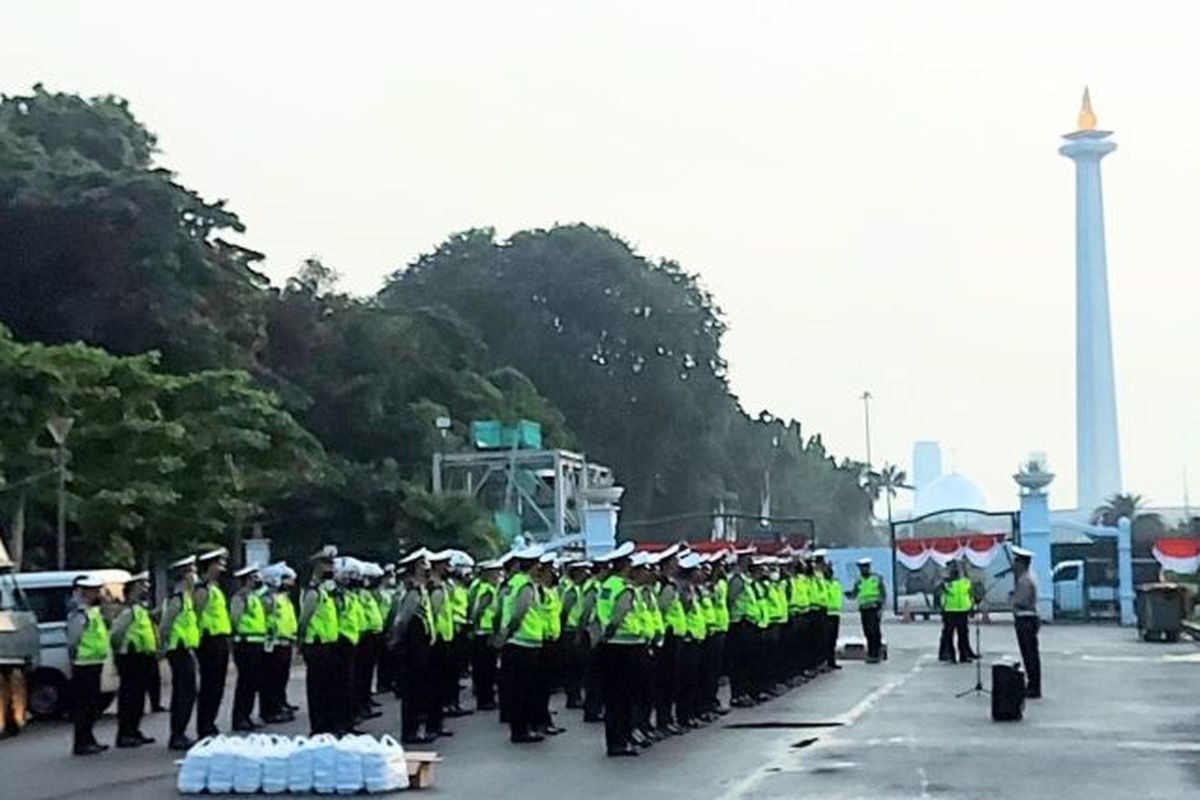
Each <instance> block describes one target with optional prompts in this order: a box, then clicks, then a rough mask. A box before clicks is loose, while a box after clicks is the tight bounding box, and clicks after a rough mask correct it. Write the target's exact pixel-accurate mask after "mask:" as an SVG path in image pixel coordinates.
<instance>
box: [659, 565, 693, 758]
mask: <svg viewBox="0 0 1200 800" xmlns="http://www.w3.org/2000/svg"><path fill="white" fill-rule="evenodd" d="M679 549H680V548H679V545H677V544H673V545H671V546H670V547H668V548H666V549H665V550H663V551H661V552H660V553H658V554H657V556H656V558H657V561H658V576H657V581H656V583H655V601H656V602H657V603H658V610H659V613H660V614H661V615H662V620H663V632H662V637H661V639H662V641H661V644H660V645H659V648H658V653H657V654H656V658H655V662H654V668H655V672H656V675H655V687H654V699H655V711H654V722H655V730H657V731H658V733H659V734H660V735H666V736H678V735H679V734H681V733H683V728H681V727H679V725H678V724H677V722H676V719H677V717H676V708H675V701H676V699H677V698H678V696H679V689H678V686H677V678H678V675H679V649H680V647H681V646H682V645H683V640H684V638H685V637H686V636H687V616H686V615H685V613H684V610H683V600H682V599H681V598H682V595H681V592H680V577H679V573H680V571H679V560H678V558H676V556H677V555H678V554H679Z"/></svg>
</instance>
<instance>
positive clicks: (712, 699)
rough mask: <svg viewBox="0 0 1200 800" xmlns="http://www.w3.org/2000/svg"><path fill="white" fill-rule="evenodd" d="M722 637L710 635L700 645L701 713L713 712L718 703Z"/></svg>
mask: <svg viewBox="0 0 1200 800" xmlns="http://www.w3.org/2000/svg"><path fill="white" fill-rule="evenodd" d="M722 638H723V637H722V636H721V635H720V634H718V633H710V634H709V635H708V636H707V637H706V638H705V639H704V641H703V642H702V643H701V645H700V708H701V710H702V711H714V710H715V709H716V708H717V707H718V706H719V705H720V703H719V702H718V701H717V683H718V681H719V680H720V676H719V674H718V672H719V670H720V663H721V646H722V645H723V644H724V642H723V641H722Z"/></svg>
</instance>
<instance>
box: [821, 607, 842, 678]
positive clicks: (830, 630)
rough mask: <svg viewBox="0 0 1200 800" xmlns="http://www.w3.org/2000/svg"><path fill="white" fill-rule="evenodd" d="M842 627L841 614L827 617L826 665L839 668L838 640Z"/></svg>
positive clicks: (827, 615)
mask: <svg viewBox="0 0 1200 800" xmlns="http://www.w3.org/2000/svg"><path fill="white" fill-rule="evenodd" d="M841 627H842V615H841V614H826V615H825V663H826V664H828V665H829V666H831V667H833V666H837V640H838V631H840V630H841Z"/></svg>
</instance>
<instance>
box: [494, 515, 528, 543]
mask: <svg viewBox="0 0 1200 800" xmlns="http://www.w3.org/2000/svg"><path fill="white" fill-rule="evenodd" d="M492 521H493V522H495V523H496V527H497V528H498V529H499V530H500V536H501V537H503V539H504V541H505V542H511V541H512V540H513V539H515V538H517V536H519V535H520V533H521V518H520V517H518V516H517V515H516V514H514V513H512V512H511V511H497V512H495V513H494V514H492Z"/></svg>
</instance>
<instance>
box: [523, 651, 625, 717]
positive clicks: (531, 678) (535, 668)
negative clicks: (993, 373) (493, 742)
mask: <svg viewBox="0 0 1200 800" xmlns="http://www.w3.org/2000/svg"><path fill="white" fill-rule="evenodd" d="M540 672H541V648H540V647H521V646H520V645H516V644H506V645H504V650H503V652H502V654H501V663H500V679H501V681H503V684H504V688H503V690H502V697H503V701H504V703H505V705H506V707H507V708H506V709H505V711H506V717H507V719H508V725H509V730H510V732H511V734H512V737H513V738H514V739H516V738H520V737H522V736H526V735H528V734H530V733H532V732H533V728H534V726H535V725H537V724H538V723H539V719H538V716H539V708H538V696H539V693H538V690H539V687H540V685H541V682H542V678H541V675H540ZM624 679H625V680H626V681H628V680H629V673H628V672H626V674H625V675H624Z"/></svg>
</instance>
